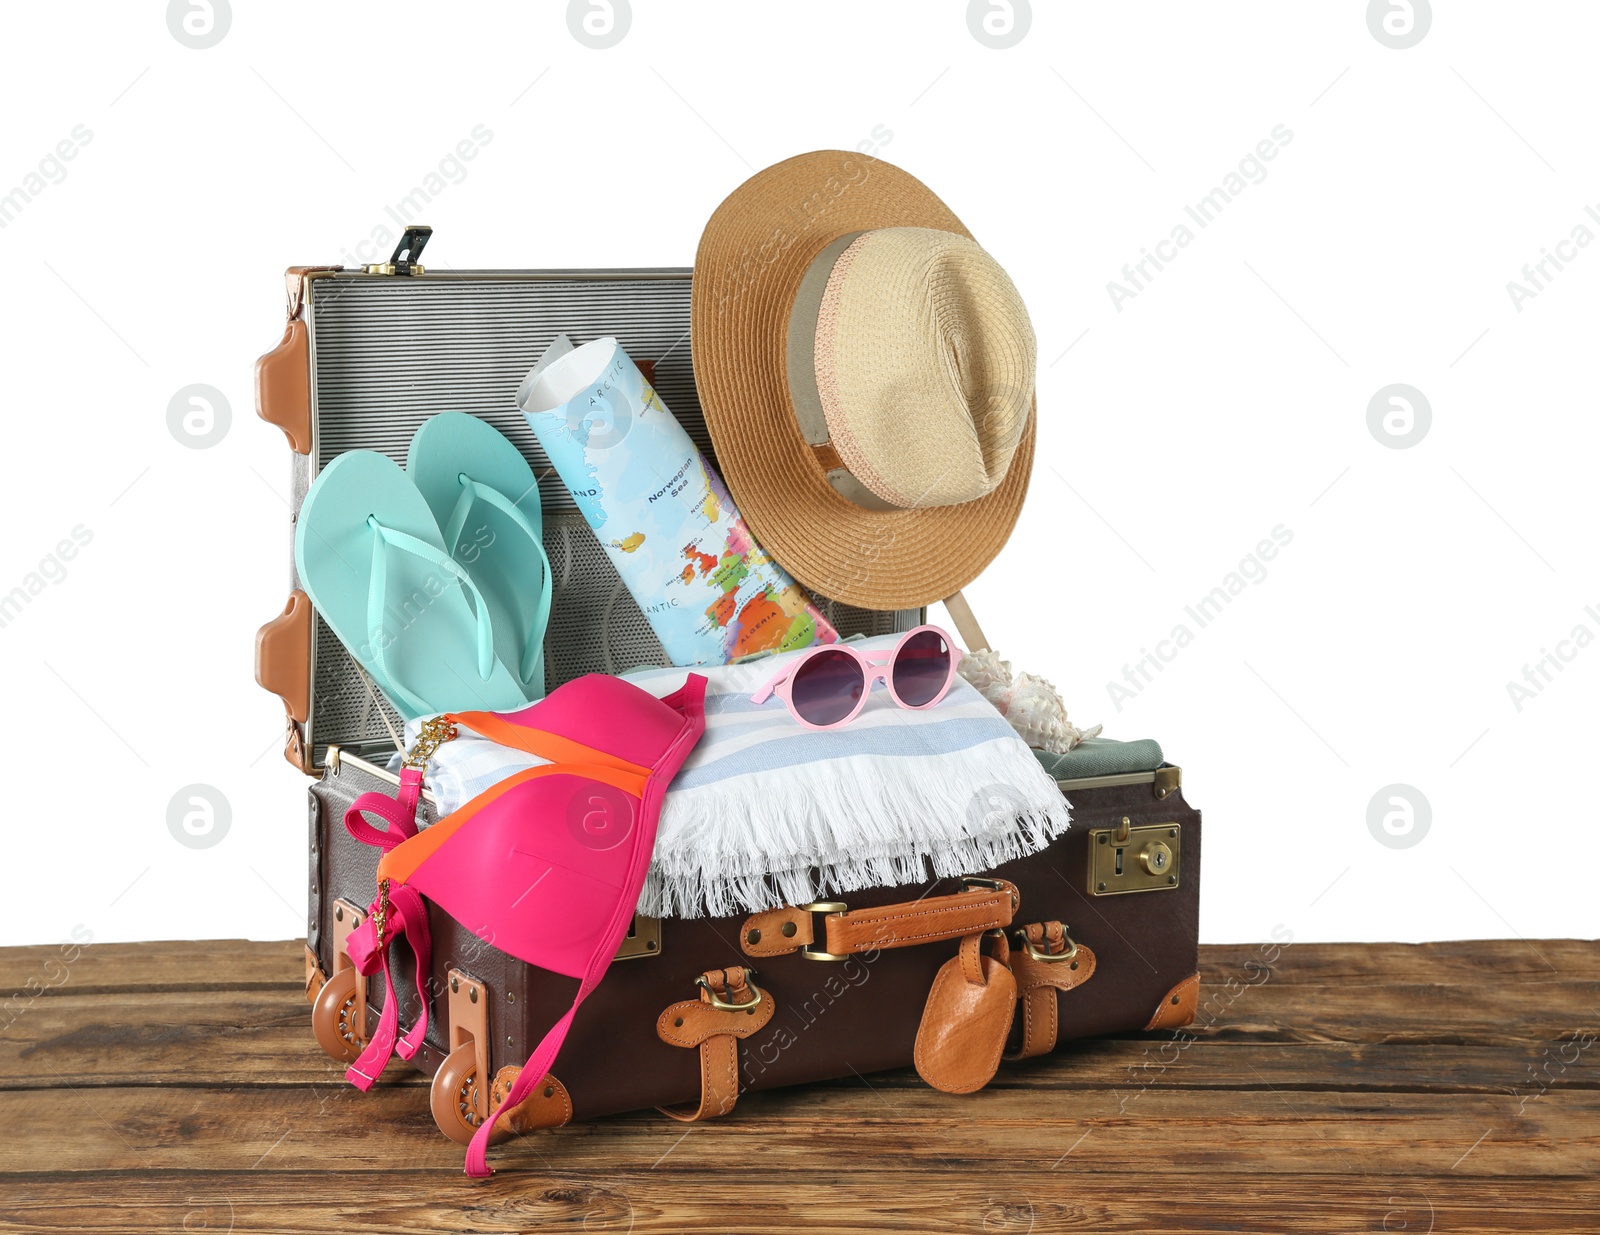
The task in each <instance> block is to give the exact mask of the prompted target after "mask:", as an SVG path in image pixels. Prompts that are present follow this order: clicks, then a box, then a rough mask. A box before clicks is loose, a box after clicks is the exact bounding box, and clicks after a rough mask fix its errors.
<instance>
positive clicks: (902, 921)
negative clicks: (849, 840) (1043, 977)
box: [739, 877, 1021, 961]
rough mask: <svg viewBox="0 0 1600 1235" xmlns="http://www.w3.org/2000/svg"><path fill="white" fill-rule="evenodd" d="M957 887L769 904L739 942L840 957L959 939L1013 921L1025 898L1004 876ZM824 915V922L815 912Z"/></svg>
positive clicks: (769, 952)
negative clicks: (882, 898) (903, 898)
mask: <svg viewBox="0 0 1600 1235" xmlns="http://www.w3.org/2000/svg"><path fill="white" fill-rule="evenodd" d="M961 882H962V888H961V891H959V892H952V893H950V894H949V895H947V896H926V897H923V898H922V899H921V900H917V901H908V902H905V903H903V904H897V905H881V906H878V907H876V908H873V909H851V908H850V907H849V906H848V905H846V904H845V903H844V902H843V901H815V902H813V903H811V904H809V905H795V906H787V907H785V908H782V909H768V910H765V911H763V912H761V913H757V914H753V915H751V916H750V917H749V918H747V919H745V923H744V925H743V926H742V927H741V928H740V931H739V936H740V938H739V944H740V947H741V948H742V949H743V950H744V953H745V955H747V956H784V955H787V954H788V953H791V952H798V953H800V955H801V956H803V957H805V958H806V959H807V960H813V961H842V960H848V959H849V958H850V957H851V956H855V955H859V954H860V953H863V952H876V951H878V950H880V949H882V948H909V947H914V946H916V945H918V944H925V943H937V942H939V941H941V940H946V939H961V938H965V937H966V936H967V935H971V934H975V933H979V932H982V931H987V930H996V929H1000V928H1004V927H1007V926H1010V925H1011V919H1012V916H1013V915H1014V914H1015V913H1016V911H1017V909H1018V907H1019V905H1020V903H1021V897H1020V895H1019V894H1018V892H1017V888H1016V885H1015V884H1013V883H1010V882H1008V881H1006V880H1004V879H979V878H976V877H969V878H967V879H963V880H962V881H961ZM813 914H819V915H821V925H820V927H819V926H818V925H817V924H816V923H815V922H814V921H813V918H812V915H813Z"/></svg>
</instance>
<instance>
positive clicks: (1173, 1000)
mask: <svg viewBox="0 0 1600 1235" xmlns="http://www.w3.org/2000/svg"><path fill="white" fill-rule="evenodd" d="M1199 1007H1200V975H1199V974H1192V975H1190V976H1189V977H1187V978H1185V979H1184V980H1183V981H1182V982H1179V983H1178V984H1177V985H1176V986H1174V987H1173V988H1172V989H1171V990H1170V991H1168V992H1167V993H1166V994H1165V995H1164V996H1162V999H1161V1003H1160V1004H1159V1005H1157V1007H1156V1010H1155V1015H1154V1016H1152V1017H1151V1018H1150V1023H1149V1024H1148V1025H1146V1026H1145V1028H1146V1029H1174V1028H1176V1027H1177V1026H1179V1025H1190V1024H1193V1023H1194V1014H1195V1012H1196V1011H1197V1010H1198V1008H1199Z"/></svg>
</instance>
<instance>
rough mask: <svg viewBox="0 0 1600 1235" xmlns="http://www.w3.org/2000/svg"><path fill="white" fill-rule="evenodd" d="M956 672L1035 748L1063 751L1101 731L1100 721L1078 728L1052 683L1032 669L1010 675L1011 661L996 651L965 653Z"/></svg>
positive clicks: (1055, 751)
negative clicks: (1087, 726) (1085, 727)
mask: <svg viewBox="0 0 1600 1235" xmlns="http://www.w3.org/2000/svg"><path fill="white" fill-rule="evenodd" d="M958 672H959V673H960V674H961V676H962V678H964V679H965V680H966V681H967V682H969V683H971V684H972V686H973V687H974V688H975V689H976V690H977V691H978V693H979V694H981V695H982V696H983V697H984V698H985V699H987V700H988V701H989V702H990V703H992V704H993V705H994V707H995V710H996V711H998V712H999V713H1000V714H1001V715H1002V716H1004V717H1005V718H1006V719H1007V720H1008V721H1010V722H1011V727H1012V728H1013V729H1015V730H1016V731H1017V733H1018V735H1020V736H1021V738H1022V739H1023V741H1025V742H1027V744H1028V745H1029V746H1032V747H1034V748H1036V749H1038V750H1047V751H1050V752H1051V753H1053V754H1058V755H1064V754H1066V753H1067V751H1069V750H1071V749H1072V748H1073V747H1074V746H1076V745H1077V744H1078V743H1079V742H1082V741H1084V740H1085V739H1087V738H1092V737H1095V736H1097V735H1098V734H1099V733H1100V730H1101V726H1099V725H1095V726H1093V727H1092V728H1090V729H1087V730H1084V729H1079V728H1078V727H1077V726H1076V725H1074V724H1073V723H1072V722H1071V721H1070V720H1068V719H1067V705H1066V704H1065V703H1064V702H1063V701H1062V698H1061V694H1060V692H1059V691H1057V690H1056V688H1055V687H1054V686H1052V685H1051V684H1050V683H1049V682H1048V681H1046V680H1045V679H1044V678H1042V677H1038V676H1036V675H1035V674H1032V673H1018V674H1016V675H1015V676H1013V674H1012V671H1011V662H1010V661H1007V660H1001V659H1000V654H999V653H998V652H994V651H990V650H988V649H985V650H984V651H981V652H973V653H971V654H969V655H967V656H964V657H962V658H961V665H960V668H959V670H958Z"/></svg>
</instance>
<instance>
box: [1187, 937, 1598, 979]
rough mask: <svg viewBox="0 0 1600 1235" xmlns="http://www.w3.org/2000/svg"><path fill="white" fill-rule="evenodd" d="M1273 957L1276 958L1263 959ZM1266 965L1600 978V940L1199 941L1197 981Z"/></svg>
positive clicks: (1282, 969) (1335, 973)
mask: <svg viewBox="0 0 1600 1235" xmlns="http://www.w3.org/2000/svg"><path fill="white" fill-rule="evenodd" d="M1271 956H1276V959H1275V960H1271V961H1267V960H1265V959H1264V958H1266V957H1271ZM1247 964H1248V965H1250V966H1251V969H1252V972H1254V971H1255V970H1256V969H1258V968H1259V967H1260V966H1261V965H1263V964H1265V965H1266V966H1267V968H1269V969H1270V970H1271V971H1272V981H1274V982H1293V983H1305V984H1307V985H1329V984H1333V983H1355V984H1361V985H1369V984H1374V983H1375V984H1379V985H1388V984H1389V983H1391V982H1404V983H1440V984H1443V985H1458V986H1471V985H1473V984H1474V983H1482V982H1483V981H1484V980H1485V977H1486V976H1487V975H1489V974H1493V975H1494V978H1495V980H1497V981H1502V982H1505V981H1516V982H1517V983H1519V984H1521V983H1526V982H1545V981H1589V982H1600V941H1596V940H1592V939H1465V940H1448V941H1443V942H1437V943H1360V944H1351V943H1292V942H1291V943H1288V944H1283V943H1281V942H1280V943H1269V944H1266V945H1263V944H1251V943H1230V944H1204V945H1202V946H1201V948H1200V972H1201V980H1202V981H1207V982H1215V981H1217V980H1218V979H1219V978H1220V977H1223V976H1227V975H1229V974H1232V975H1234V976H1239V974H1240V972H1241V971H1242V970H1244V969H1245V967H1246V965H1247Z"/></svg>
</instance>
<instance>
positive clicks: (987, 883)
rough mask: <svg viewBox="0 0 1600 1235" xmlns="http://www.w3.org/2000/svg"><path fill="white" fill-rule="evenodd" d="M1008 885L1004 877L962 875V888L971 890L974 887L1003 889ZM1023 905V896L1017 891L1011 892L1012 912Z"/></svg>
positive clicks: (994, 890)
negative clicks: (991, 877) (990, 877)
mask: <svg viewBox="0 0 1600 1235" xmlns="http://www.w3.org/2000/svg"><path fill="white" fill-rule="evenodd" d="M1005 886H1006V881H1005V880H1004V879H989V878H986V877H984V876H982V875H963V876H961V890H962V891H963V892H970V891H971V890H972V889H973V888H987V889H988V890H989V891H991V892H999V891H1002V890H1003V889H1004V888H1005ZM1020 906H1021V898H1020V897H1018V895H1017V894H1016V892H1015V891H1013V892H1012V893H1011V912H1012V913H1015V912H1016V911H1017V910H1018V908H1019V907H1020Z"/></svg>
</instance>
